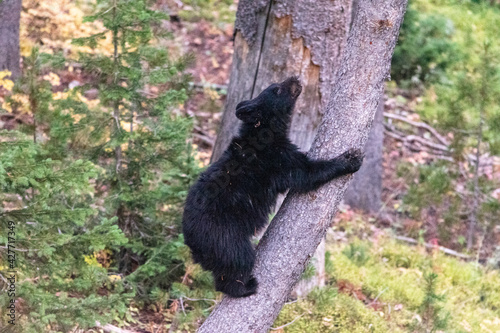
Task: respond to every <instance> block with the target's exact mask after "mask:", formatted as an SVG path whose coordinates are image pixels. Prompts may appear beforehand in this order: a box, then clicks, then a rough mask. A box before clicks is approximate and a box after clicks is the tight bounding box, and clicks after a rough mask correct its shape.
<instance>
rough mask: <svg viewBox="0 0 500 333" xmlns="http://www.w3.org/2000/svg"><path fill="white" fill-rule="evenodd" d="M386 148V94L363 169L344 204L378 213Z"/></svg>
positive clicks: (352, 183) (377, 114)
mask: <svg viewBox="0 0 500 333" xmlns="http://www.w3.org/2000/svg"><path fill="white" fill-rule="evenodd" d="M383 148H384V94H383V93H382V96H381V98H380V102H379V104H378V108H377V112H376V113H375V119H373V124H372V129H371V131H370V135H369V136H368V141H367V142H366V145H365V159H364V161H363V165H362V166H361V169H359V171H358V172H356V174H355V175H354V178H353V180H352V182H351V184H350V185H349V187H348V188H347V191H346V193H345V196H344V202H345V203H346V204H348V205H349V206H351V207H352V208H356V209H361V210H363V211H364V212H367V213H377V212H378V211H379V210H380V207H381V205H382V199H381V197H382V173H383V166H382V161H383Z"/></svg>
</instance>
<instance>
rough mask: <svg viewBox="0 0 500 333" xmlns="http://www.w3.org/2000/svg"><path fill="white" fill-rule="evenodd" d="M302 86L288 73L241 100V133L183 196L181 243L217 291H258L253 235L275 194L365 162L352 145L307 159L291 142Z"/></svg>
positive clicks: (304, 188) (309, 186)
mask: <svg viewBox="0 0 500 333" xmlns="http://www.w3.org/2000/svg"><path fill="white" fill-rule="evenodd" d="M301 91H302V86H301V85H300V82H299V80H298V79H297V78H296V77H291V78H288V79H287V80H285V81H283V82H282V83H279V84H276V83H275V84H272V85H270V86H269V87H268V88H266V89H265V90H264V91H263V92H261V93H260V95H259V96H257V97H256V98H254V99H252V100H249V101H244V102H241V103H239V104H238V105H237V106H236V116H237V117H238V118H239V119H240V120H242V121H243V124H242V125H241V127H240V129H239V135H238V136H237V137H235V138H234V139H233V140H232V142H231V144H230V145H229V147H228V148H227V150H226V151H225V152H224V154H223V155H222V157H221V158H220V159H219V160H218V161H217V162H215V163H214V164H212V165H211V166H210V167H209V168H208V169H207V170H206V171H205V172H203V173H202V174H201V176H200V178H199V179H198V182H197V183H196V184H195V185H193V187H192V188H191V189H190V191H189V194H188V196H187V200H186V205H185V209H184V216H183V222H182V225H183V233H184V240H185V243H186V244H187V245H188V246H189V247H190V248H191V252H192V255H193V259H194V261H195V262H197V263H199V264H201V267H203V269H205V270H209V271H212V273H213V276H214V280H215V287H216V290H218V291H222V292H223V293H225V294H227V295H229V296H232V297H245V296H249V295H252V294H254V293H255V292H256V290H257V280H256V279H255V278H254V277H253V276H252V269H253V266H254V262H255V252H254V249H253V246H252V243H251V242H250V238H251V236H252V235H254V234H255V233H256V232H258V231H259V230H260V229H261V228H263V227H264V226H265V225H266V223H267V222H268V220H269V214H270V213H271V209H272V208H273V206H274V205H275V203H276V197H277V195H278V193H283V192H285V191H286V190H287V189H290V191H295V192H301V193H303V192H308V191H312V190H315V189H317V188H318V187H319V186H321V185H322V184H324V183H326V182H328V181H330V180H332V179H333V178H336V177H340V176H343V175H346V174H349V173H353V172H356V171H357V170H358V169H359V168H360V166H361V163H362V161H363V155H362V153H361V151H359V150H354V149H352V150H349V151H347V152H345V153H343V154H342V155H340V156H338V157H336V158H334V159H332V160H324V161H315V160H311V159H310V158H309V157H307V155H306V154H304V153H301V152H299V151H298V148H297V147H296V146H295V145H293V144H292V143H291V142H290V140H289V139H288V128H289V125H290V119H291V116H292V111H293V108H294V105H295V101H296V100H297V97H298V96H299V95H300V93H301Z"/></svg>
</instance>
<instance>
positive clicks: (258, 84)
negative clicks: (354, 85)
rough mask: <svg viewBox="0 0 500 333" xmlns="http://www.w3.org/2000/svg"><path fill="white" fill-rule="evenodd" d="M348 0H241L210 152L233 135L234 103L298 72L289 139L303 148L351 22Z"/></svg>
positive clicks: (318, 118) (235, 122) (220, 149)
mask: <svg viewBox="0 0 500 333" xmlns="http://www.w3.org/2000/svg"><path fill="white" fill-rule="evenodd" d="M350 4H351V0H340V1H331V0H276V1H269V0H260V1H253V0H241V1H240V2H239V5H238V12H237V14H236V24H235V30H236V34H235V41H234V56H233V64H232V69H231V78H230V83H229V87H228V99H227V101H226V105H225V108H224V115H223V118H222V124H221V128H220V131H219V134H218V136H217V141H216V144H215V147H214V152H213V154H212V161H216V160H217V159H218V158H219V157H220V156H221V155H222V153H223V152H224V150H225V149H226V148H227V146H228V145H229V142H230V141H231V139H232V138H233V136H234V135H236V134H237V131H238V127H239V125H240V121H239V120H238V119H237V118H236V116H235V113H234V110H235V108H236V105H237V104H238V103H239V102H241V101H243V100H247V99H251V98H254V97H255V96H257V95H258V94H259V93H260V92H261V91H262V90H263V89H265V88H266V87H267V86H268V85H269V84H271V83H273V82H281V81H283V80H284V79H285V78H287V77H289V76H292V75H299V76H300V80H301V82H302V85H303V90H302V94H301V96H300V97H299V99H298V100H297V103H296V107H295V110H296V111H295V113H294V115H293V118H292V125H291V130H290V139H291V140H292V142H294V143H295V144H296V145H297V146H299V148H301V149H302V150H304V151H306V150H308V149H309V147H310V145H311V143H312V141H313V139H314V136H315V134H316V131H317V128H318V126H319V123H320V122H321V118H322V112H323V111H324V109H325V107H326V104H327V102H328V100H329V94H330V87H331V86H332V85H333V80H334V77H335V72H336V70H337V69H338V65H339V60H340V55H341V54H342V51H343V49H344V47H345V42H346V36H347V31H348V30H349V24H350V20H351V14H350V13H351V5H350Z"/></svg>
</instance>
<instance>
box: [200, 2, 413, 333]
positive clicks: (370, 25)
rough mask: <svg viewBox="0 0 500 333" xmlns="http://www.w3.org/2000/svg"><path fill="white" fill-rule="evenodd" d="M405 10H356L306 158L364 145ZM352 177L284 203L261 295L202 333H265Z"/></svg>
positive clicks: (260, 268)
mask: <svg viewBox="0 0 500 333" xmlns="http://www.w3.org/2000/svg"><path fill="white" fill-rule="evenodd" d="M406 5H407V0H371V1H361V2H360V3H359V7H358V11H357V13H356V16H355V19H354V23H353V26H352V30H351V32H350V34H349V38H348V41H347V47H346V52H345V53H344V55H343V57H342V62H341V65H340V68H339V69H338V71H337V77H336V81H335V82H336V83H335V84H334V85H333V86H332V93H331V97H330V102H329V103H328V106H327V107H326V111H325V114H324V116H323V120H322V122H321V125H320V127H319V130H318V134H317V136H316V138H315V139H314V142H313V144H312V146H311V149H310V151H309V155H310V156H311V157H312V158H321V159H330V158H333V157H335V156H337V155H339V154H341V153H342V152H344V151H345V150H347V149H348V148H363V147H364V146H365V144H366V141H367V138H368V134H369V131H370V127H371V124H372V121H373V118H374V116H375V112H376V110H377V105H378V103H379V101H380V96H381V94H382V92H383V85H384V81H385V79H386V78H387V77H389V68H390V63H391V58H392V54H393V51H394V46H395V45H396V40H397V37H398V33H399V27H400V25H401V22H402V20H403V15H404V12H405V10H406ZM350 178H351V177H350V176H345V177H341V178H338V179H336V180H334V181H332V182H331V183H329V184H327V185H325V186H323V187H322V188H320V189H319V190H317V191H315V192H311V193H308V194H303V195H289V196H288V197H287V198H286V200H285V202H284V203H283V205H282V207H281V209H280V211H279V212H278V214H277V215H276V216H275V218H274V219H273V221H272V222H271V224H270V226H269V228H268V229H267V231H266V233H265V234H264V237H263V238H262V239H261V241H260V243H259V245H258V247H257V260H256V264H255V268H254V275H255V277H256V278H257V280H258V281H259V289H258V291H257V293H256V294H255V295H252V296H250V297H246V298H238V299H234V298H230V297H225V298H223V300H222V301H221V303H220V304H219V305H218V306H217V308H216V309H215V310H214V311H213V312H212V314H211V315H210V316H209V317H208V318H207V320H206V321H205V323H204V324H203V325H202V326H201V328H200V329H199V332H202V333H205V332H210V333H214V332H241V333H245V332H267V330H268V329H269V328H270V326H271V325H272V323H273V322H274V320H275V318H276V317H277V316H278V314H279V312H280V310H281V308H282V306H283V304H284V303H285V301H286V299H287V297H288V295H289V294H290V291H291V290H292V288H293V286H294V285H295V283H296V282H297V281H298V280H299V278H300V275H301V273H302V272H303V270H304V267H305V265H306V263H307V262H308V260H309V259H310V257H311V256H312V255H313V253H314V251H315V250H316V247H317V246H318V244H319V243H320V241H321V239H322V238H323V237H324V235H325V233H326V231H327V229H328V228H329V227H330V224H331V221H332V219H333V217H334V215H335V213H336V212H337V207H338V204H339V203H340V201H341V200H342V197H343V195H344V192H345V190H346V188H347V185H348V183H349V180H350Z"/></svg>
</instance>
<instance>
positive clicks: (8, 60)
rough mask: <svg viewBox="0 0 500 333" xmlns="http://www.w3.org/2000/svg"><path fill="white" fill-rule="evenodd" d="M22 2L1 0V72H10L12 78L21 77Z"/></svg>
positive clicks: (18, 0) (19, 0)
mask: <svg viewBox="0 0 500 333" xmlns="http://www.w3.org/2000/svg"><path fill="white" fill-rule="evenodd" d="M20 17H21V0H3V1H2V0H0V72H1V71H4V70H8V71H10V72H11V73H12V75H11V78H12V79H16V78H18V77H19V76H20V75H21V69H20V68H19V59H20V54H19V19H20Z"/></svg>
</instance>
